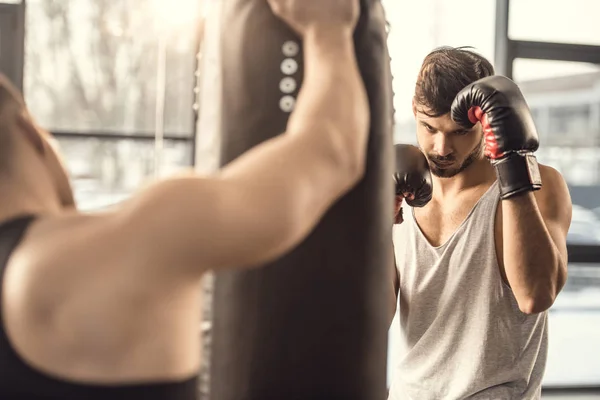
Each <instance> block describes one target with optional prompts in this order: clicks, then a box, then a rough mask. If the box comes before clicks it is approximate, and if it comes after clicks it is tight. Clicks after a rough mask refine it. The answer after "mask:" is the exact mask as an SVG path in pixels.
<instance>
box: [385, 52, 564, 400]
mask: <svg viewBox="0 0 600 400" xmlns="http://www.w3.org/2000/svg"><path fill="white" fill-rule="evenodd" d="M413 112H414V115H415V119H416V122H417V140H418V144H419V147H420V149H421V150H422V153H419V152H418V151H416V149H412V151H410V152H406V151H405V152H404V153H403V154H404V156H405V157H406V158H407V159H406V160H405V161H404V162H403V163H402V164H403V166H404V169H400V170H398V171H397V175H398V176H399V177H400V178H398V177H397V178H396V179H395V180H396V182H401V183H402V182H404V181H406V180H404V181H403V179H402V177H403V176H408V175H409V174H412V176H413V178H412V181H413V182H416V183H417V185H415V184H413V185H412V186H410V187H409V186H407V185H400V186H398V187H397V193H398V194H399V196H398V197H397V200H398V201H397V205H396V210H398V209H399V208H400V206H399V203H400V202H401V201H402V199H403V197H404V196H406V195H408V196H410V202H407V205H406V206H403V207H402V208H406V209H405V210H404V213H403V217H404V218H403V221H402V220H400V219H398V222H401V223H400V224H396V225H395V226H394V233H393V237H394V251H395V258H396V268H395V272H396V277H395V280H394V287H395V290H396V292H395V296H394V308H395V305H396V300H397V297H398V298H399V304H400V306H399V318H398V319H399V323H400V327H399V328H400V330H399V332H400V336H399V338H398V341H399V342H400V347H401V348H402V349H403V353H402V354H401V355H399V363H398V365H397V366H396V367H395V371H394V374H393V375H394V377H393V380H392V384H391V388H390V393H389V399H390V400H401V399H402V400H403V399H413V400H416V399H418V400H429V399H431V400H433V399H446V400H455V399H456V400H457V399H467V398H468V399H473V400H475V399H514V400H517V399H539V398H540V396H541V394H540V393H541V384H542V377H543V375H544V369H545V365H546V355H547V343H548V325H547V322H548V321H547V310H548V308H550V307H551V306H552V304H553V302H554V299H555V298H556V296H557V295H558V293H559V292H560V290H561V288H562V287H563V285H564V283H565V279H566V276H567V251H566V235H567V231H568V229H569V225H570V221H571V209H572V206H571V200H570V196H569V192H568V189H567V186H566V183H565V181H564V179H563V178H562V176H561V175H560V174H559V173H558V172H557V171H556V170H554V169H552V168H550V167H548V166H545V165H541V164H538V162H537V160H536V157H535V151H536V150H537V148H538V146H539V142H538V134H537V131H536V128H535V125H534V123H533V120H532V117H531V114H530V111H529V108H528V106H527V103H526V101H525V99H524V98H523V95H522V94H521V92H520V90H519V88H518V86H517V85H516V84H515V83H514V82H513V81H511V80H509V79H508V78H505V77H503V76H495V75H494V70H493V67H492V65H491V64H490V63H489V62H488V61H487V60H486V59H485V58H483V57H481V56H480V55H478V54H476V53H474V52H472V51H470V50H468V49H466V48H440V49H436V50H435V51H433V52H432V53H430V54H429V55H428V56H427V57H426V58H425V60H424V62H423V65H422V67H421V70H420V73H419V75H418V79H417V84H416V89H415V95H414V100H413ZM423 160H426V161H427V165H428V170H427V168H423V165H424V164H423V163H422V161H423ZM429 175H431V185H430V184H429V181H428V176H429ZM415 189H418V190H415ZM429 191H431V194H429ZM411 202H412V203H413V204H411Z"/></svg>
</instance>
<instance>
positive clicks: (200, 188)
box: [129, 136, 350, 271]
mask: <svg viewBox="0 0 600 400" xmlns="http://www.w3.org/2000/svg"><path fill="white" fill-rule="evenodd" d="M311 144H312V142H310V141H307V140H304V139H303V136H298V140H294V139H291V138H289V137H287V138H284V137H277V138H274V139H271V140H269V141H267V142H265V143H263V144H262V145H260V146H259V147H257V148H255V149H253V150H251V151H249V152H247V153H245V154H244V155H242V156H240V157H239V158H238V159H236V160H235V161H234V162H232V163H231V164H229V165H228V166H227V167H225V168H224V169H223V170H222V171H220V173H219V174H218V175H216V176H213V177H206V178H198V177H195V176H189V177H184V178H179V179H171V180H168V181H163V182H161V183H158V184H156V185H155V186H154V187H152V188H150V189H148V190H147V191H146V192H145V193H143V194H142V195H140V196H138V197H137V199H136V200H132V201H131V204H130V205H129V213H130V215H131V217H130V219H131V221H132V222H131V223H132V224H133V225H135V226H139V227H140V228H139V229H138V232H139V234H140V236H141V237H142V238H144V240H140V241H138V242H140V243H145V245H144V248H146V251H148V252H150V253H152V254H154V260H157V261H156V262H158V263H162V264H168V265H173V266H175V265H180V266H182V267H184V268H185V267H186V266H188V267H191V269H192V270H195V271H204V270H206V269H216V268H227V267H239V268H241V267H247V266H254V265H259V264H263V263H266V262H268V261H271V260H272V259H274V258H276V257H278V256H281V255H283V254H284V253H285V252H286V251H288V250H290V249H291V248H292V247H293V246H294V245H296V244H298V243H299V242H300V241H301V240H302V239H303V238H304V237H305V236H306V235H307V234H308V233H309V232H310V230H311V229H312V228H313V227H314V226H315V225H316V223H317V222H318V220H319V219H320V217H321V216H322V215H323V214H324V213H325V211H326V210H327V209H328V207H329V206H330V205H331V203H332V202H333V201H334V200H335V198H336V197H338V196H340V195H341V194H342V193H343V192H344V191H345V190H347V189H348V188H349V187H350V186H349V183H348V182H349V179H348V178H347V177H346V176H345V174H344V172H343V170H342V172H340V170H339V169H338V168H336V167H339V164H336V161H335V158H331V157H327V156H326V155H319V151H320V150H319V149H315V148H314V146H311ZM158 260H160V261H158Z"/></svg>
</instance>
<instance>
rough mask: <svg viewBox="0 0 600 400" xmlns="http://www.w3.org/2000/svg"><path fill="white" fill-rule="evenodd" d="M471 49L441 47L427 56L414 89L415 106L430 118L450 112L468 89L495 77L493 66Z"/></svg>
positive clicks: (466, 47)
mask: <svg viewBox="0 0 600 400" xmlns="http://www.w3.org/2000/svg"><path fill="white" fill-rule="evenodd" d="M471 49H472V47H468V46H465V47H449V46H444V47H438V48H436V49H435V50H433V51H432V52H431V53H429V54H428V55H427V57H425V59H424V60H423V65H421V70H420V71H419V76H418V77H417V84H416V87H415V103H416V104H417V105H420V106H424V107H425V108H426V109H427V110H419V111H420V112H423V113H424V114H426V115H428V116H430V117H440V116H442V115H444V114H447V113H449V112H450V106H451V105H452V101H453V100H454V98H455V97H456V95H457V94H458V92H460V91H461V90H462V89H463V88H464V87H465V86H467V85H469V84H471V83H473V82H475V81H477V80H479V79H481V78H485V77H486V76H491V75H494V67H493V66H492V64H491V63H490V62H489V61H488V60H487V59H486V58H485V57H483V56H481V55H480V54H477V53H476V52H474V51H472V50H471Z"/></svg>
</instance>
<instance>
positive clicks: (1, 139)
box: [0, 73, 25, 172]
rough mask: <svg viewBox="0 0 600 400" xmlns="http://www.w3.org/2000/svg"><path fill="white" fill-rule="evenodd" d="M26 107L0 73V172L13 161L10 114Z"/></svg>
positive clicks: (17, 93) (15, 90)
mask: <svg viewBox="0 0 600 400" xmlns="http://www.w3.org/2000/svg"><path fill="white" fill-rule="evenodd" d="M23 107H25V102H24V101H23V97H22V96H21V94H20V93H19V91H18V90H17V88H15V86H14V85H13V84H12V83H11V82H10V81H9V80H8V78H7V77H6V76H4V75H3V74H1V73H0V172H5V171H6V170H7V167H8V165H9V164H10V159H11V157H10V156H11V152H12V151H11V137H10V132H9V129H10V125H11V121H10V118H11V117H10V115H7V114H10V113H12V112H17V111H18V110H20V109H21V108H23Z"/></svg>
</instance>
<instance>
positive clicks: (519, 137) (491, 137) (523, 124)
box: [451, 75, 542, 199]
mask: <svg viewBox="0 0 600 400" xmlns="http://www.w3.org/2000/svg"><path fill="white" fill-rule="evenodd" d="M451 116H452V119H453V120H454V121H455V122H456V123H458V124H459V125H462V126H464V127H467V128H471V127H472V126H473V125H475V124H476V123H477V122H481V126H482V128H483V133H484V136H485V155H486V156H487V157H488V158H489V159H490V160H491V162H492V164H493V165H494V166H495V167H496V176H497V177H498V182H499V183H500V193H501V197H502V199H508V198H511V197H513V196H516V195H518V194H520V193H525V192H528V191H533V190H539V189H540V188H541V187H542V180H541V178H540V170H539V166H538V163H537V160H536V158H535V156H534V154H533V153H534V152H535V151H536V150H537V149H538V147H539V140H538V134H537V130H536V128H535V124H534V122H533V118H532V116H531V112H530V111H529V106H528V105H527V102H526V101H525V98H524V97H523V94H522V93H521V90H520V89H519V87H518V86H517V84H516V83H514V82H513V81H512V80H510V79H508V78H506V77H504V76H500V75H495V76H489V77H487V78H483V79H480V80H478V81H476V82H474V83H472V84H470V85H468V86H467V87H465V88H464V89H463V90H461V91H460V93H458V95H456V98H455V99H454V102H453V103H452V108H451Z"/></svg>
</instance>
